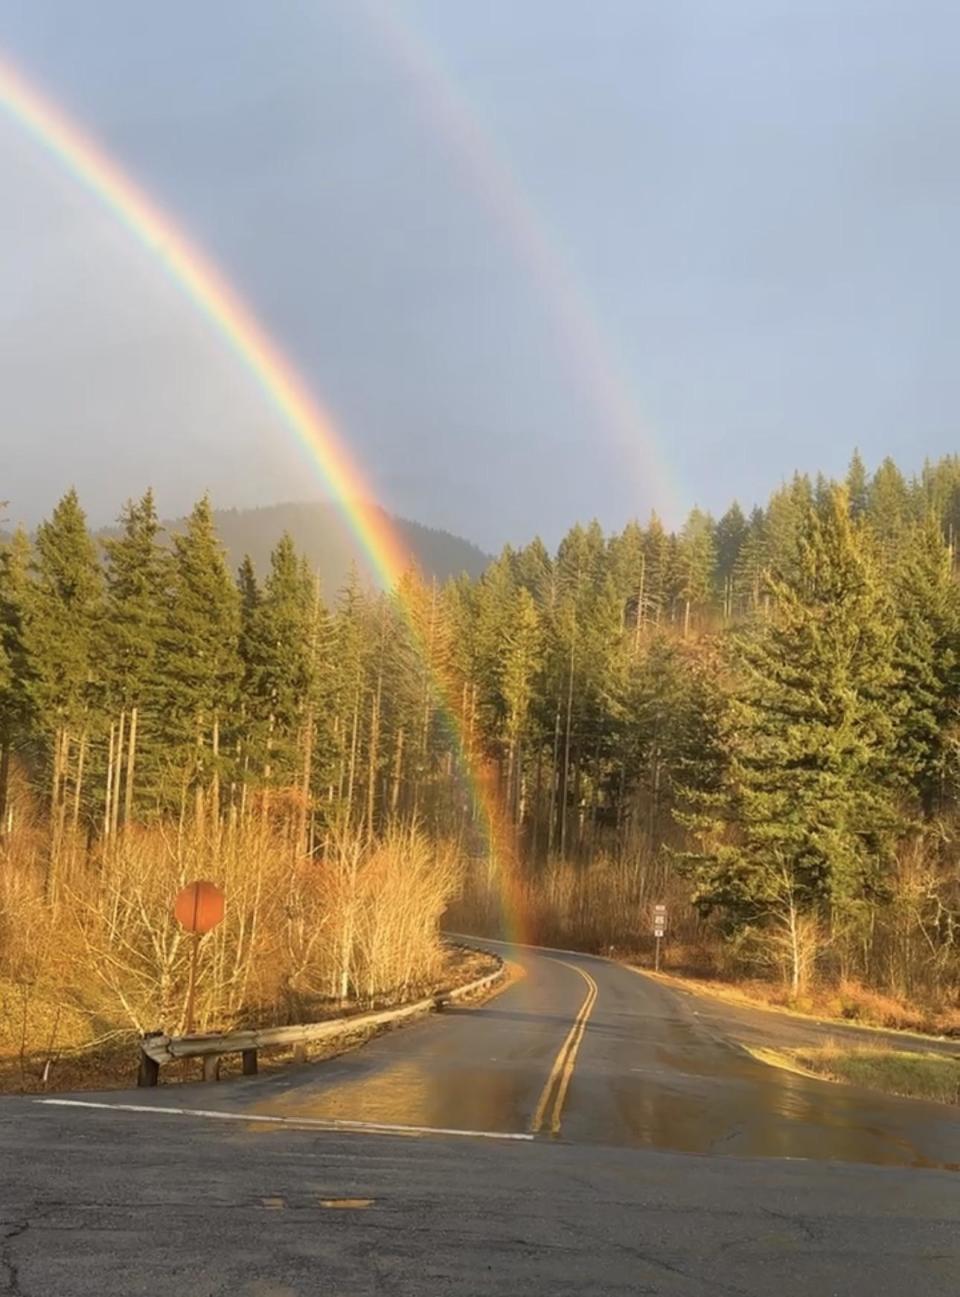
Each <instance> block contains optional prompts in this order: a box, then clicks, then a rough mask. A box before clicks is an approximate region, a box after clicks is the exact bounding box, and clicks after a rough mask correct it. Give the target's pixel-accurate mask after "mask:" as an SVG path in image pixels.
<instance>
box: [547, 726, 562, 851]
mask: <svg viewBox="0 0 960 1297" xmlns="http://www.w3.org/2000/svg"><path fill="white" fill-rule="evenodd" d="M559 760H560V707H559V704H558V705H557V714H556V717H555V719H554V725H553V765H552V768H551V771H550V816H549V820H548V823H547V857H548V858H549V857H550V856H552V855H553V843H554V837H555V835H556V828H557V791H558V785H559V782H560V769H559Z"/></svg>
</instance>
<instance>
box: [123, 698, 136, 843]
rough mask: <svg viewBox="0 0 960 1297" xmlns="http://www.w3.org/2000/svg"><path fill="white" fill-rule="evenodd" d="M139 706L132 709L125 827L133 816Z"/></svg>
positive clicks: (128, 743) (125, 800) (124, 799)
mask: <svg viewBox="0 0 960 1297" xmlns="http://www.w3.org/2000/svg"><path fill="white" fill-rule="evenodd" d="M137 718H138V713H137V708H136V707H134V708H132V709H131V711H130V736H129V738H128V739H127V785H126V788H125V789H124V795H123V824H124V828H126V827H127V825H128V824H129V823H130V821H131V820H132V818H133V771H134V765H135V763H136V758H137Z"/></svg>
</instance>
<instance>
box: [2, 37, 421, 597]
mask: <svg viewBox="0 0 960 1297" xmlns="http://www.w3.org/2000/svg"><path fill="white" fill-rule="evenodd" d="M0 104H2V105H3V107H4V108H6V110H7V112H8V113H9V114H10V116H11V117H12V118H13V119H14V121H15V122H16V123H17V124H18V125H19V126H21V127H22V128H23V129H24V130H26V131H28V132H29V133H30V134H31V135H32V136H33V137H34V138H35V139H36V140H37V141H39V143H40V144H42V145H43V147H44V148H45V149H46V150H47V151H48V152H49V153H51V154H52V155H53V156H54V157H55V158H56V160H57V161H58V162H59V163H60V164H61V165H62V166H63V167H64V168H66V170H67V171H69V172H70V173H71V175H73V176H74V177H75V178H76V179H77V180H78V181H79V182H80V183H81V184H82V185H84V186H85V187H86V188H87V189H89V190H91V191H92V192H93V193H94V194H95V195H96V196H97V198H99V199H100V200H101V202H103V203H105V204H106V206H107V207H109V208H110V210H111V211H112V212H113V214H114V215H115V216H116V217H117V218H118V219H119V220H120V221H121V222H122V223H123V224H124V225H125V226H126V227H127V229H128V230H129V231H130V233H131V234H132V235H133V236H134V237H135V238H136V239H137V240H138V241H139V242H140V243H141V244H143V246H144V247H145V248H146V249H147V250H148V251H149V252H150V253H151V254H152V255H153V256H154V257H155V258H156V259H157V260H158V261H160V262H161V263H162V265H163V266H164V267H165V269H166V270H167V273H168V274H169V275H171V276H172V278H173V279H174V280H176V282H177V283H178V284H179V286H180V287H181V289H182V290H183V291H184V292H185V293H187V295H188V296H189V297H190V298H191V300H192V301H193V303H194V305H195V306H196V307H197V308H198V309H199V310H200V311H201V312H202V313H203V314H204V315H205V316H207V318H208V319H209V320H210V322H211V323H212V324H214V325H215V326H216V329H217V330H218V332H219V333H220V335H221V336H222V337H223V338H224V339H225V340H226V342H227V343H228V344H229V345H230V347H231V348H232V349H233V351H234V352H235V353H236V355H237V356H238V357H239V358H240V359H241V360H242V361H243V363H244V365H245V366H246V367H247V369H248V370H249V371H250V373H251V374H252V375H253V377H254V379H255V380H256V382H257V383H258V384H259V386H260V387H261V388H262V389H263V391H264V393H265V394H266V396H267V397H268V398H269V400H270V401H271V402H272V404H273V405H275V406H276V407H277V409H278V410H279V411H280V413H281V414H282V415H283V417H284V420H285V422H286V423H287V424H288V426H289V427H290V429H291V430H292V431H293V432H294V433H295V435H296V436H297V438H298V439H299V440H300V442H301V443H302V445H303V446H304V447H305V449H306V450H307V452H308V453H309V455H310V458H311V459H312V460H313V462H314V463H315V464H316V466H317V467H318V468H319V469H320V472H321V474H322V476H323V478H324V481H325V482H326V484H327V486H328V487H329V489H330V491H331V493H332V494H333V497H334V499H335V500H336V502H337V504H338V505H339V507H340V509H341V511H342V512H343V515H344V517H345V518H346V520H347V522H348V524H349V526H350V528H351V530H352V531H353V533H354V535H355V536H356V538H357V540H358V541H359V542H360V545H361V546H362V548H363V551H364V553H365V554H366V555H367V557H368V559H369V560H370V563H371V565H372V567H373V569H374V571H375V573H376V575H377V577H378V578H379V579H380V580H381V581H383V583H384V584H385V585H386V586H387V587H388V588H389V587H390V586H392V585H394V584H395V583H396V581H397V578H398V577H399V576H400V574H401V573H402V572H403V571H404V570H405V569H407V568H408V567H409V566H410V563H411V556H410V554H409V552H408V551H407V550H406V548H405V547H404V545H403V544H402V542H401V541H400V539H399V537H398V536H397V534H396V532H395V531H394V530H393V528H392V527H391V526H390V525H389V523H388V521H387V519H386V518H385V516H384V514H383V512H382V510H380V509H379V508H377V507H376V505H374V504H373V503H372V493H371V491H370V489H369V487H368V485H367V483H366V481H365V479H364V477H363V474H362V473H361V471H360V469H359V468H358V466H357V464H356V463H355V462H354V461H353V459H352V458H351V456H350V454H349V452H348V451H347V449H346V447H345V445H344V444H343V441H342V439H341V437H340V435H339V433H338V432H337V429H336V426H335V425H334V422H333V420H332V419H331V417H330V415H329V414H328V413H327V412H326V411H325V410H323V409H322V408H321V407H320V406H319V405H318V404H317V402H316V400H315V399H314V398H313V396H312V395H311V394H310V392H309V391H308V389H307V387H306V385H305V384H304V382H303V380H302V379H301V378H300V377H299V375H298V374H297V373H296V371H295V370H294V369H293V367H292V366H291V365H290V363H289V362H288V361H287V359H286V358H285V357H284V355H283V354H282V352H281V351H280V349H279V348H278V347H277V345H276V343H275V342H274V341H273V340H272V339H271V338H270V336H269V334H268V333H267V331H266V330H265V329H264V327H263V326H262V325H261V324H260V322H259V321H258V320H257V318H256V316H255V315H254V313H253V311H252V310H251V309H250V307H249V306H247V304H246V302H244V301H243V299H242V298H241V297H240V296H239V294H238V293H237V292H236V290H235V289H233V288H232V287H231V285H230V284H228V283H227V282H226V280H225V279H224V277H223V275H222V274H221V273H220V271H219V270H218V269H217V267H216V266H215V265H214V263H213V262H212V260H211V259H210V257H209V256H207V255H206V254H205V253H203V252H201V251H200V249H199V248H198V247H197V246H196V245H195V244H194V243H192V242H191V240H190V239H189V238H188V237H187V235H186V234H185V233H184V232H183V230H181V229H180V228H179V227H178V226H177V224H176V222H175V221H174V220H173V219H172V218H171V217H170V216H168V215H167V214H166V213H165V212H164V211H162V210H161V208H160V207H159V206H157V204H156V203H154V202H153V201H152V200H151V199H150V198H148V197H147V195H146V194H145V193H144V192H143V190H142V189H140V188H139V187H138V186H137V185H136V184H135V183H134V182H133V181H132V180H131V179H130V177H129V176H128V175H126V174H125V173H124V172H123V171H122V170H121V169H120V167H119V166H118V165H117V164H116V163H115V162H114V161H113V160H112V159H111V158H110V157H108V156H107V154H106V153H105V152H104V151H103V149H102V148H101V147H100V146H99V145H98V144H96V143H95V142H94V141H93V140H92V139H91V138H90V136H89V135H87V134H86V133H85V132H84V131H83V130H81V129H80V128H79V127H78V126H77V125H76V124H75V123H74V122H72V121H70V120H69V119H68V118H67V117H66V116H65V115H64V113H63V112H62V111H61V110H60V109H59V108H58V107H57V106H56V105H55V104H53V103H52V102H51V101H50V100H49V98H47V97H46V96H45V95H42V94H40V92H39V91H38V90H37V89H36V87H35V86H33V85H31V84H29V83H28V82H27V80H26V79H25V78H24V77H23V76H22V75H21V74H20V73H19V72H18V71H17V69H16V68H14V67H13V66H12V64H11V63H10V62H9V61H8V60H6V59H4V58H2V57H0Z"/></svg>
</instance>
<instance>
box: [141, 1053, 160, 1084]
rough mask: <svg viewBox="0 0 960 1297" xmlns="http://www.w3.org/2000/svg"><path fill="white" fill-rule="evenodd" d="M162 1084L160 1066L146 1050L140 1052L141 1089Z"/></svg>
mask: <svg viewBox="0 0 960 1297" xmlns="http://www.w3.org/2000/svg"><path fill="white" fill-rule="evenodd" d="M159 1084H160V1064H159V1063H158V1062H157V1060H156V1059H155V1058H151V1057H150V1055H149V1054H147V1053H146V1052H145V1051H144V1050H142V1049H141V1050H140V1067H139V1068H138V1070H137V1085H138V1086H139V1087H141V1088H142V1087H144V1086H149V1085H159Z"/></svg>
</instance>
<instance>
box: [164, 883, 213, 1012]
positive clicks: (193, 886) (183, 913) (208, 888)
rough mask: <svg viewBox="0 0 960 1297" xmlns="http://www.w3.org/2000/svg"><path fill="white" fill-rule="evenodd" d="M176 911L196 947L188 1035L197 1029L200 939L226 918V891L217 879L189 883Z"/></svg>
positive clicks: (192, 959)
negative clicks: (224, 893)
mask: <svg viewBox="0 0 960 1297" xmlns="http://www.w3.org/2000/svg"><path fill="white" fill-rule="evenodd" d="M173 913H174V917H175V918H176V920H177V922H178V923H179V924H180V926H181V927H182V928H183V929H184V930H185V931H187V932H192V933H193V949H192V951H191V952H190V982H189V985H188V987H187V1010H186V1014H185V1015H184V1016H185V1018H186V1025H185V1028H184V1033H183V1034H184V1035H185V1036H189V1035H191V1033H192V1032H193V1001H194V996H195V995H196V990H197V957H198V956H199V954H200V941H201V939H202V938H203V936H204V934H205V933H207V932H210V931H211V929H213V928H215V927H216V926H217V924H218V923H219V922H220V920H221V919H222V918H223V892H221V890H220V888H219V887H217V885H216V884H215V883H207V882H203V881H200V882H196V883H188V884H187V886H186V887H184V888H183V889H182V890H181V891H179V892H178V893H177V896H176V900H175V901H174V902H173Z"/></svg>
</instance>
